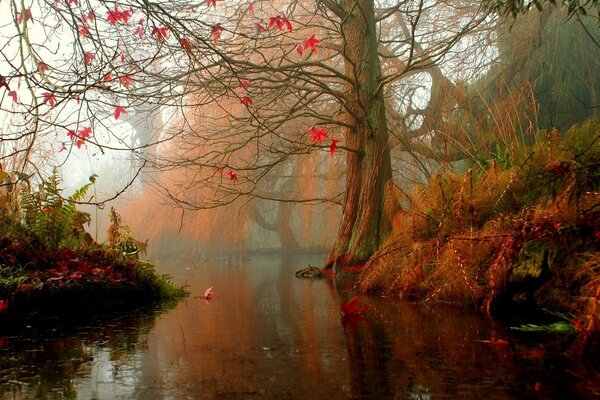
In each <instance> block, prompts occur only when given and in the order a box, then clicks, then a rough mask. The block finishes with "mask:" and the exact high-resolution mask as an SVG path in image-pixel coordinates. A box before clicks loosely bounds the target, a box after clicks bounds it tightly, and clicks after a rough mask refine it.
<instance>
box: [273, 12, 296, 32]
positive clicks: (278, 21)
mask: <svg viewBox="0 0 600 400" xmlns="http://www.w3.org/2000/svg"><path fill="white" fill-rule="evenodd" d="M273 26H276V27H277V29H279V30H282V29H283V27H284V26H285V27H286V28H287V30H288V31H291V30H292V24H291V23H290V21H289V20H288V19H287V17H286V16H285V15H278V16H276V17H271V18H269V28H271V27H273Z"/></svg>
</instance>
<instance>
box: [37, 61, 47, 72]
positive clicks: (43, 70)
mask: <svg viewBox="0 0 600 400" xmlns="http://www.w3.org/2000/svg"><path fill="white" fill-rule="evenodd" d="M38 69H39V70H40V72H44V73H45V72H46V71H48V66H47V65H46V64H44V63H43V62H41V63H39V64H38Z"/></svg>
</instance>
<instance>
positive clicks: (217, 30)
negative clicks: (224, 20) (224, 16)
mask: <svg viewBox="0 0 600 400" xmlns="http://www.w3.org/2000/svg"><path fill="white" fill-rule="evenodd" d="M221 33H223V27H222V26H221V24H216V25H215V26H213V27H212V29H211V30H210V34H211V36H212V38H213V42H214V43H215V44H219V38H220V37H221Z"/></svg>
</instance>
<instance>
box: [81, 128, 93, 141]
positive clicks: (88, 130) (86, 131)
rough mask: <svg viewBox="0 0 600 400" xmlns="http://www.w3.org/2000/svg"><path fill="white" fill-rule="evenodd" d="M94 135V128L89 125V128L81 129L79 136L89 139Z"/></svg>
mask: <svg viewBox="0 0 600 400" xmlns="http://www.w3.org/2000/svg"><path fill="white" fill-rule="evenodd" d="M91 135H92V128H90V127H87V128H83V129H81V130H80V131H79V137H80V138H81V139H87V138H89V137H90V136H91Z"/></svg>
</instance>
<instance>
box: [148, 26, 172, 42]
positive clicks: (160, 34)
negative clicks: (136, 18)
mask: <svg viewBox="0 0 600 400" xmlns="http://www.w3.org/2000/svg"><path fill="white" fill-rule="evenodd" d="M151 35H152V36H154V37H155V38H156V40H161V41H162V40H166V39H167V37H168V36H169V28H167V27H166V26H163V27H160V28H158V27H154V29H152V33H151Z"/></svg>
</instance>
